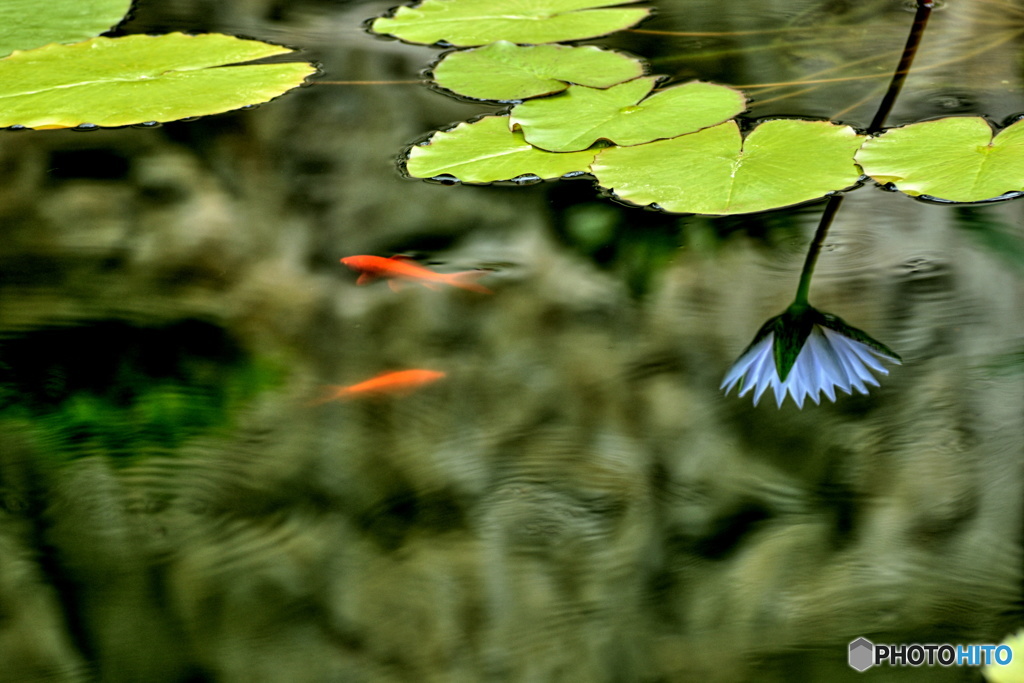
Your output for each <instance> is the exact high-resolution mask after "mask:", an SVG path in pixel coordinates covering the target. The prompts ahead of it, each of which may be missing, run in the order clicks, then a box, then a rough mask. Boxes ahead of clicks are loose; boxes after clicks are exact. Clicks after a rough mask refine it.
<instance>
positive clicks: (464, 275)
mask: <svg viewBox="0 0 1024 683" xmlns="http://www.w3.org/2000/svg"><path fill="white" fill-rule="evenodd" d="M490 272H491V271H489V270H464V271H462V272H460V273H452V274H450V275H449V276H448V284H450V285H453V286H455V287H460V288H462V289H468V290H469V291H471V292H480V293H481V294H494V291H493V290H491V289H489V288H487V287H484V286H483V285H482V284H480V283H479V282H477V280H479V279H480V278H481V277H483V276H484V275H487V274H488V273H490Z"/></svg>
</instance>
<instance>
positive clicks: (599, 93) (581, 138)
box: [510, 76, 746, 152]
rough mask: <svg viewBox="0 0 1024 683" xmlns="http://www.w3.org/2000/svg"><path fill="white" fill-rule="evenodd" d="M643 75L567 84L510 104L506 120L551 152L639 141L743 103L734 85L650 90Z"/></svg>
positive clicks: (728, 114) (694, 126)
mask: <svg viewBox="0 0 1024 683" xmlns="http://www.w3.org/2000/svg"><path fill="white" fill-rule="evenodd" d="M657 81H658V78H657V77H656V76H648V77H646V78H638V79H636V80H632V81H629V82H627V83H622V84H620V85H616V86H613V87H611V88H607V89H605V90H598V89H596V88H587V87H584V86H572V87H570V88H569V89H568V90H566V91H565V92H564V93H562V94H560V95H556V96H554V97H548V98H544V99H540V100H530V101H528V102H523V103H522V104H519V105H516V106H515V107H513V109H512V114H511V117H510V121H511V123H512V124H513V125H516V126H520V127H522V129H523V134H524V135H525V136H526V140H527V141H528V142H529V143H530V144H533V145H536V146H538V147H542V148H544V149H547V150H551V151H553V152H572V151H577V150H581V149H586V148H587V147H590V146H591V145H592V144H594V143H595V142H596V141H597V140H601V139H604V140H609V141H611V142H614V143H616V144H619V145H639V144H642V143H644V142H650V141H652V140H658V139H661V138H672V137H676V136H678V135H683V134H684V133H692V132H694V131H696V130H700V129H701V128H706V127H708V126H714V125H716V124H719V123H722V122H723V121H726V120H728V119H731V118H732V117H734V116H736V115H737V114H739V113H740V112H742V111H743V110H744V108H746V98H745V97H744V96H743V93H741V92H740V91H738V90H734V89H732V88H729V87H726V86H724V85H717V84H715V83H704V82H701V81H691V82H689V83H684V84H683V85H678V86H675V87H672V88H666V89H665V90H662V91H660V92H657V93H655V94H653V95H650V93H651V91H652V90H653V89H654V86H655V84H656V83H657Z"/></svg>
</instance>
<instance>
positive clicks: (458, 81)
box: [434, 40, 644, 102]
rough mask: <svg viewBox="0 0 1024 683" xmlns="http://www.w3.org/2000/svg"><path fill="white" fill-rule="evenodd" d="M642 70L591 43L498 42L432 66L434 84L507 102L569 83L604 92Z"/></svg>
mask: <svg viewBox="0 0 1024 683" xmlns="http://www.w3.org/2000/svg"><path fill="white" fill-rule="evenodd" d="M643 72H644V65H643V63H642V62H641V61H640V60H638V59H635V58H633V57H630V56H629V55H626V54H623V53H621V52H614V51H612V50H602V49H600V48H598V47H595V46H593V45H587V46H585V47H570V46H568V45H530V46H520V45H516V44H515V43H510V42H508V41H504V40H502V41H498V42H496V43H491V44H490V45H485V46H483V47H480V48H475V49H472V50H458V51H456V52H449V53H448V54H446V55H445V56H444V58H443V59H442V60H441V61H440V62H438V63H437V65H436V66H435V67H434V80H435V81H436V82H437V84H438V85H440V86H441V87H443V88H447V89H448V90H451V91H452V92H454V93H457V94H459V95H465V96H466V97H474V98H476V99H478V100H498V101H502V102H508V101H512V100H523V99H526V98H527V97H538V96H540V95H547V94H550V93H556V92H560V91H562V90H565V89H566V88H567V87H569V83H579V84H581V85H588V86H591V87H594V88H607V87H608V86H611V85H615V84H616V83H622V82H623V81H628V80H630V79H632V78H636V77H637V76H641V75H643Z"/></svg>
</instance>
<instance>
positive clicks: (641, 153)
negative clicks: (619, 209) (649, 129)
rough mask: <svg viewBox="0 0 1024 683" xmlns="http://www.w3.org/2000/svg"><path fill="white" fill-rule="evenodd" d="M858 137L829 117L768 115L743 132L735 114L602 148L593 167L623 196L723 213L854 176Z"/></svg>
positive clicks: (816, 191) (757, 207)
mask: <svg viewBox="0 0 1024 683" xmlns="http://www.w3.org/2000/svg"><path fill="white" fill-rule="evenodd" d="M862 140H863V138H862V137H861V136H859V135H857V134H856V133H855V132H854V130H853V129H852V128H850V127H849V126H837V125H834V124H832V123H829V122H828V121H802V120H797V119H776V120H771V121H766V122H764V123H762V124H760V125H759V126H758V127H757V128H755V129H754V130H753V131H752V132H751V133H750V134H749V135H748V136H747V137H746V139H743V138H742V137H741V135H740V130H739V127H738V126H737V124H736V122H735V121H726V122H725V123H722V124H720V125H718V126H714V127H713V128H706V129H704V130H701V131H698V132H696V133H692V134H690V135H682V136H680V137H677V138H672V139H670V140H659V141H657V142H651V143H648V144H646V145H637V146H635V147H611V148H608V149H606V150H603V151H602V152H601V153H600V154H599V155H598V157H597V159H596V160H595V161H594V163H593V164H592V166H591V168H592V170H593V173H594V175H595V176H597V179H598V183H599V184H600V185H601V186H602V187H605V188H609V189H611V190H613V191H614V192H615V194H616V195H617V196H618V197H619V198H621V199H624V200H626V201H629V202H631V203H633V204H638V205H641V206H646V205H648V204H657V205H658V206H659V207H661V208H662V209H664V210H666V211H672V212H677V213H702V214H712V215H726V214H739V213H750V212H753V211H764V210H767V209H775V208H779V207H783V206H790V205H792V204H799V203H801V202H805V201H809V200H811V199H815V198H817V197H821V196H823V195H825V194H828V193H829V192H833V191H836V190H841V189H843V188H846V187H849V186H851V185H853V184H854V183H856V182H857V180H858V178H859V177H860V169H859V168H858V167H857V165H856V164H855V163H854V161H853V155H854V153H855V152H856V151H857V148H858V147H859V146H860V144H861V141H862Z"/></svg>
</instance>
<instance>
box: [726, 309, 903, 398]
mask: <svg viewBox="0 0 1024 683" xmlns="http://www.w3.org/2000/svg"><path fill="white" fill-rule="evenodd" d="M882 360H886V361H889V362H890V363H895V364H897V365H900V364H901V363H902V361H901V359H900V357H899V356H898V355H897V354H896V353H895V352H894V351H893V350H892V349H890V348H889V347H887V346H886V345H885V344H882V343H881V342H879V341H876V340H875V339H872V338H871V337H869V336H868V335H867V334H866V333H865V332H863V331H862V330H859V329H857V328H856V327H852V326H850V325H847V324H846V323H845V322H843V320H842V319H840V318H839V317H837V316H834V315H832V314H830V313H822V312H821V311H818V310H817V309H815V308H814V307H813V306H810V305H808V304H805V303H794V304H793V305H792V306H790V307H789V308H788V309H786V311H785V312H784V313H783V314H782V315H779V316H777V317H775V318H772V319H771V320H769V321H768V322H766V323H765V324H764V325H763V326H762V327H761V329H760V330H758V332H757V334H756V335H755V336H754V341H752V342H751V343H750V346H748V347H747V348H746V349H745V350H744V351H743V353H742V354H740V357H739V359H737V361H736V362H735V363H734V364H733V366H732V367H731V368H730V369H729V372H728V373H727V374H726V375H725V379H723V380H722V384H721V386H720V387H719V388H721V389H724V390H725V393H726V394H728V393H729V392H730V391H732V388H733V387H735V386H736V385H737V384H738V385H739V387H740V388H739V395H740V396H745V395H746V394H747V393H749V392H750V391H753V392H754V405H755V406H756V405H757V402H758V401H760V400H761V396H762V395H764V392H765V391H767V390H768V388H769V387H771V388H772V390H773V391H774V392H775V402H776V404H777V405H778V407H780V408H781V407H782V402H783V401H784V400H785V398H786V394H789V395H790V396H791V397H792V398H793V402H794V403H796V405H797V407H798V408H803V407H804V399H805V398H807V397H808V396H809V397H810V398H811V400H812V401H814V402H815V403H818V401H819V396H820V394H822V393H824V394H825V396H827V397H828V400H830V401H835V400H836V391H835V390H836V387H838V388H839V389H841V390H842V391H845V392H846V393H847V394H852V393H853V391H854V390H856V391H858V392H860V393H861V394H867V393H868V388H867V385H869V384H870V385H873V386H876V387H877V386H878V380H876V379H875V377H874V375H873V374H872V373H873V372H877V373H881V374H883V375H887V374H889V371H888V370H887V369H886V368H885V366H884V365H882V363H881V361H882Z"/></svg>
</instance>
